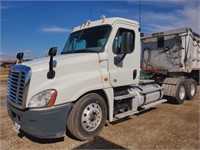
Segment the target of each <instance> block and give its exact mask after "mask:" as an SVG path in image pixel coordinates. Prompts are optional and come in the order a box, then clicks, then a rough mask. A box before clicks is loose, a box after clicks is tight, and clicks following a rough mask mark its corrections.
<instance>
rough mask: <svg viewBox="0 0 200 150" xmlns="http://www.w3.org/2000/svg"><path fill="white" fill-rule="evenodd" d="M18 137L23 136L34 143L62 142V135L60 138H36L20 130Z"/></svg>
mask: <svg viewBox="0 0 200 150" xmlns="http://www.w3.org/2000/svg"><path fill="white" fill-rule="evenodd" d="M18 137H20V138H23V137H26V138H27V139H29V140H31V141H33V142H36V143H40V144H49V143H57V142H63V141H64V137H62V138H55V139H41V138H36V137H33V136H31V135H29V134H27V133H25V132H23V131H20V133H19V134H18Z"/></svg>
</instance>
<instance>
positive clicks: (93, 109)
mask: <svg viewBox="0 0 200 150" xmlns="http://www.w3.org/2000/svg"><path fill="white" fill-rule="evenodd" d="M101 120H102V110H101V107H100V106H99V105H98V104H97V103H91V104H89V105H88V106H86V107H85V109H84V110H83V113H82V118H81V125H82V127H83V129H84V130H85V131H88V132H91V131H94V130H95V129H96V128H97V127H98V126H99V124H100V123H101Z"/></svg>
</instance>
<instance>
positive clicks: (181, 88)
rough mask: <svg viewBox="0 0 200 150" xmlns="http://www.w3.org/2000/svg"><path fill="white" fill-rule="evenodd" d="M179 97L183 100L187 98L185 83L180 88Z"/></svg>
mask: <svg viewBox="0 0 200 150" xmlns="http://www.w3.org/2000/svg"><path fill="white" fill-rule="evenodd" d="M179 98H180V99H181V100H184V98H185V87H184V86H183V85H182V86H181V87H180V90H179Z"/></svg>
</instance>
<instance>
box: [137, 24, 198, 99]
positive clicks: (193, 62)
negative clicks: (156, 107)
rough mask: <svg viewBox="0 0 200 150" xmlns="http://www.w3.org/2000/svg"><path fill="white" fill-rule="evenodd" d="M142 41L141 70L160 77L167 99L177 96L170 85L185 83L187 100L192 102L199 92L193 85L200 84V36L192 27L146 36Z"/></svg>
mask: <svg viewBox="0 0 200 150" xmlns="http://www.w3.org/2000/svg"><path fill="white" fill-rule="evenodd" d="M141 41H142V54H141V68H142V70H143V71H147V72H151V73H153V74H154V75H155V76H156V77H160V78H161V82H163V83H165V84H163V87H165V90H164V94H165V95H168V96H174V94H175V93H173V92H171V91H170V90H173V86H172V85H170V84H171V83H173V84H175V83H176V82H175V80H182V81H183V82H184V83H185V87H186V94H187V98H188V99H192V98H193V96H194V94H195V92H196V88H195V85H194V84H196V83H199V70H200V36H199V35H198V34H196V33H195V32H193V31H192V29H190V28H181V29H175V30H170V31H165V32H158V33H152V34H150V35H145V36H143V37H142V38H141ZM151 77H152V76H151ZM162 79H163V80H164V81H162Z"/></svg>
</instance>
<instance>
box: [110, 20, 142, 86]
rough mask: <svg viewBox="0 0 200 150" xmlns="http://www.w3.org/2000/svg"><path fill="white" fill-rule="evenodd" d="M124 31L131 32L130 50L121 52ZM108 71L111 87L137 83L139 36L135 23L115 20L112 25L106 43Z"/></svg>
mask: <svg viewBox="0 0 200 150" xmlns="http://www.w3.org/2000/svg"><path fill="white" fill-rule="evenodd" d="M125 33H128V34H131V41H129V42H127V43H129V44H130V43H131V51H129V53H128V54H124V53H123V52H122V46H123V45H122V41H123V35H124V34H125ZM108 56H109V59H108V71H109V74H110V83H111V85H112V86H113V87H119V86H126V85H131V84H136V83H138V80H139V71H140V37H139V32H138V27H137V25H134V24H131V23H125V22H123V23H120V22H117V23H115V24H114V25H113V30H112V33H111V35H110V41H109V45H108Z"/></svg>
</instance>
